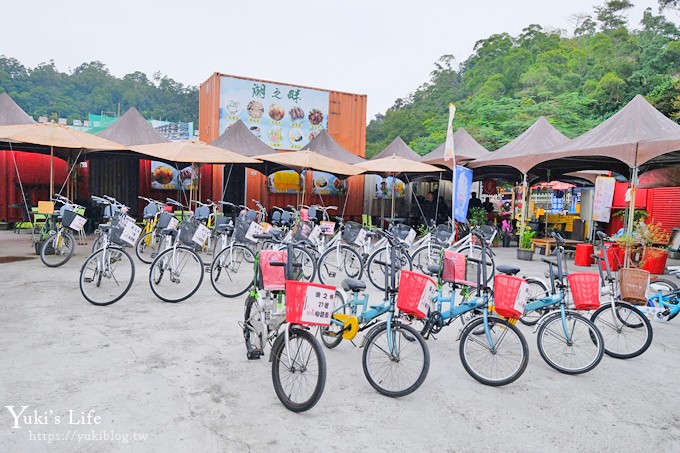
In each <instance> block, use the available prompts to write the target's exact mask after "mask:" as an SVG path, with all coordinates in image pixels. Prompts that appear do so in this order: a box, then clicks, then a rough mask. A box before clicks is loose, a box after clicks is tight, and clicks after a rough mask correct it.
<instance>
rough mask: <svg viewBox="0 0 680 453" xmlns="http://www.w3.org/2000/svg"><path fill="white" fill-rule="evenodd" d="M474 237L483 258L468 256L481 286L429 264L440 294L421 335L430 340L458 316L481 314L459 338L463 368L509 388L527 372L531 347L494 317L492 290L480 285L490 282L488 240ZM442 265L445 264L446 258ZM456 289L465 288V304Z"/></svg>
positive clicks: (511, 327) (506, 323)
mask: <svg viewBox="0 0 680 453" xmlns="http://www.w3.org/2000/svg"><path fill="white" fill-rule="evenodd" d="M471 234H472V235H474V236H476V237H477V238H478V239H479V242H480V244H481V246H480V247H481V249H482V250H481V254H480V258H482V259H479V260H478V259H476V258H471V257H469V256H468V257H466V258H467V261H471V262H472V263H474V264H475V266H474V267H475V268H476V269H477V283H472V282H469V281H466V280H464V279H462V278H461V279H460V280H459V279H456V278H455V275H452V278H451V277H449V276H448V275H447V276H444V273H443V272H442V270H443V267H444V266H440V265H439V264H429V265H428V267H427V269H428V271H429V273H431V274H436V275H438V284H437V295H436V296H435V297H434V299H433V306H432V307H431V309H430V313H429V314H428V316H427V318H426V319H425V326H424V327H423V329H422V331H421V333H422V335H423V336H424V337H425V338H429V337H430V336H433V334H437V333H439V332H440V331H441V330H442V328H444V327H445V326H448V325H450V324H451V322H453V320H455V319H456V318H458V317H461V316H463V315H465V314H474V315H477V316H473V317H472V318H471V319H470V320H468V322H466V323H465V325H464V326H463V329H462V330H461V332H460V334H459V337H458V339H459V340H460V348H459V354H460V360H461V362H462V364H463V367H464V368H465V371H467V372H468V374H470V376H472V377H473V378H474V379H476V380H477V381H479V382H481V383H482V384H485V385H490V386H501V385H507V384H510V383H511V382H514V381H516V380H517V379H518V378H519V377H520V376H521V375H522V374H523V373H524V370H525V369H526V367H527V364H528V362H529V348H528V346H527V342H526V339H525V338H524V335H523V334H522V332H520V331H519V329H518V328H517V327H515V326H514V325H513V324H512V323H511V322H510V321H508V320H507V319H504V318H500V317H498V316H493V315H492V313H490V310H489V306H490V305H491V303H492V302H493V297H492V290H491V288H490V287H488V286H487V285H482V284H480V282H487V281H489V279H488V277H487V267H488V263H487V262H486V260H485V259H484V257H486V256H488V255H487V253H486V250H485V249H486V240H485V239H484V237H483V236H482V234H481V233H480V232H478V231H474V230H473V231H472V232H471ZM463 259H465V258H463ZM440 262H441V263H444V259H442V260H440ZM444 264H445V265H446V263H444ZM462 266H463V269H465V268H466V267H467V262H465V261H463V263H462ZM463 272H465V271H463ZM446 273H447V274H448V272H446ZM452 274H455V272H453V273H452ZM461 274H462V272H461ZM444 277H447V278H444ZM461 277H463V275H461ZM443 283H448V284H449V285H451V292H450V295H449V296H448V297H447V296H444V294H443V287H444V285H443ZM473 287H474V288H476V296H475V297H474V298H471V299H470V298H469V297H470V296H472V294H473V293H472V290H471V288H473ZM456 288H461V291H462V292H463V301H462V302H461V303H460V304H458V305H456V304H455V289H456ZM445 304H448V309H445V308H444V306H445ZM478 315H481V316H478Z"/></svg>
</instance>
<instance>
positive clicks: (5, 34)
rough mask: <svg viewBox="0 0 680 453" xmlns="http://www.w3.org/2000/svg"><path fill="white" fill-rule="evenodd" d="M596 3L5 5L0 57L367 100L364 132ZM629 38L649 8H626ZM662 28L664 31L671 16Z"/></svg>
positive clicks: (117, 0)
mask: <svg viewBox="0 0 680 453" xmlns="http://www.w3.org/2000/svg"><path fill="white" fill-rule="evenodd" d="M603 3H604V1H603V0H601V1H600V0H597V1H596V0H569V1H566V0H477V1H459V0H446V1H439V0H436V1H428V0H420V1H418V0H389V1H384V0H361V1H360V0H344V1H334V2H330V1H324V0H317V1H310V0H297V1H292V2H288V1H274V0H259V1H252V0H242V1H239V2H236V1H233V0H222V1H220V0H214V1H209V0H187V1H178V0H164V1H160V0H135V1H132V0H108V1H106V0H103V1H101V0H100V1H94V2H85V3H81V2H60V1H54V0H48V1H45V0H33V1H18V0H12V1H6V2H3V4H2V15H3V17H4V19H5V20H3V21H2V25H0V55H5V56H7V57H14V58H16V59H18V60H19V61H20V62H21V63H23V64H24V65H26V66H28V67H30V68H34V67H35V66H36V65H38V64H39V63H41V62H48V61H49V60H54V62H55V64H56V66H57V68H58V69H59V70H60V71H64V72H67V71H69V70H70V69H73V68H75V67H77V66H78V65H80V64H81V63H83V62H89V61H93V60H99V61H101V62H102V63H104V64H105V65H106V66H107V68H108V69H109V71H110V72H111V73H112V74H113V75H115V76H116V77H122V76H123V75H125V74H128V73H131V72H134V71H142V72H144V73H146V74H147V75H148V76H149V78H151V76H152V75H153V73H154V72H156V71H160V72H161V73H163V74H165V75H167V76H169V77H171V78H173V79H174V80H176V81H177V82H181V83H183V84H185V85H199V84H200V83H202V82H204V81H205V80H206V79H208V77H210V75H211V74H212V73H214V72H221V73H225V74H231V75H237V76H245V77H252V78H258V79H264V80H272V81H276V82H281V83H288V84H299V85H306V86H311V87H316V88H325V89H329V90H336V91H345V92H350V93H358V94H366V95H368V112H367V121H370V119H372V118H373V117H374V116H375V114H377V113H384V112H385V110H386V109H387V108H389V107H390V106H391V105H392V104H393V103H394V101H395V100H396V99H397V98H404V97H407V96H408V95H409V93H411V92H413V91H415V90H416V89H417V88H418V87H419V86H420V85H421V84H423V83H424V82H426V81H428V80H429V74H430V72H431V71H432V70H433V69H434V62H435V61H437V60H438V59H439V57H440V56H442V55H444V54H452V55H454V57H455V58H456V61H457V62H459V63H460V62H463V61H465V59H466V58H467V57H469V56H470V54H471V53H472V49H473V47H474V44H475V42H477V41H478V40H480V39H485V38H487V37H489V36H490V35H491V34H494V33H503V32H507V33H509V34H510V35H512V36H517V35H518V34H519V33H520V32H521V30H522V29H523V28H525V27H526V26H528V25H529V24H533V23H535V24H540V25H541V26H543V27H553V28H562V29H565V30H567V32H568V33H569V35H571V33H572V31H573V28H574V27H573V25H572V22H573V21H572V19H571V16H572V15H574V14H575V13H592V12H593V5H600V4H603ZM633 3H634V4H635V5H636V6H635V8H634V9H633V10H632V11H631V12H630V14H629V23H630V24H631V25H632V26H633V27H634V28H638V27H639V22H640V19H641V18H642V13H643V11H644V9H645V8H647V7H652V8H653V10H654V12H655V13H656V12H657V8H658V3H657V1H656V0H633ZM666 16H667V17H669V18H672V19H673V20H674V21H675V22H676V23H677V22H678V16H677V14H676V13H675V12H667V13H666Z"/></svg>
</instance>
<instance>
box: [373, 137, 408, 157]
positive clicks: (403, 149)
mask: <svg viewBox="0 0 680 453" xmlns="http://www.w3.org/2000/svg"><path fill="white" fill-rule="evenodd" d="M389 156H399V157H403V158H405V159H411V160H417V161H420V155H419V154H418V153H416V152H415V151H413V150H412V149H411V148H409V146H408V145H407V144H406V143H405V142H404V140H402V139H401V137H397V138H395V139H394V140H392V143H390V144H389V145H387V147H386V148H385V149H383V150H382V151H380V152H379V153H378V154H376V155H375V156H373V157H372V158H371V160H374V159H382V158H384V157H389Z"/></svg>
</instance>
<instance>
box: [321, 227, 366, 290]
mask: <svg viewBox="0 0 680 453" xmlns="http://www.w3.org/2000/svg"><path fill="white" fill-rule="evenodd" d="M336 220H337V221H338V231H337V233H336V234H335V235H334V236H333V237H332V238H331V240H330V241H329V242H328V243H327V244H326V249H325V251H324V252H323V253H322V254H321V255H320V256H319V260H318V261H317V265H316V267H317V270H318V274H319V281H320V282H321V283H324V284H327V285H335V286H340V285H341V284H342V280H344V279H345V278H353V279H356V280H360V279H361V277H362V276H363V273H364V263H363V261H362V259H361V256H360V255H359V253H358V252H357V251H356V250H355V249H354V248H353V247H352V245H354V244H355V243H356V241H357V235H358V234H359V231H361V225H359V224H358V223H357V224H356V225H358V226H359V229H357V228H356V227H355V226H354V225H351V226H350V228H349V229H347V228H346V226H345V224H344V223H343V220H342V218H341V217H337V218H336ZM350 244H351V245H350Z"/></svg>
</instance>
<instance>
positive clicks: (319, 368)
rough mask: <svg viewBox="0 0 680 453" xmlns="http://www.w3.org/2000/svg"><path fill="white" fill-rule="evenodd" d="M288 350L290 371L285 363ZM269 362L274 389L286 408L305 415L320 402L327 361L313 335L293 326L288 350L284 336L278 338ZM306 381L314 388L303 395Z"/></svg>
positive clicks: (324, 383)
mask: <svg viewBox="0 0 680 453" xmlns="http://www.w3.org/2000/svg"><path fill="white" fill-rule="evenodd" d="M288 351H290V352H291V356H292V357H290V361H291V363H292V366H291V367H290V368H289V367H288V363H287V362H288V359H289V358H288V357H287V354H288ZM314 359H315V360H316V366H314V363H313V362H314ZM310 360H311V361H312V362H311V363H310ZM271 362H272V382H273V383H274V390H275V392H276V396H277V397H278V398H279V400H280V401H281V403H282V404H283V405H284V406H285V408H286V409H288V410H290V411H292V412H304V411H308V410H309V409H311V408H313V407H314V406H315V405H316V403H318V402H319V399H320V398H321V395H322V394H323V390H324V387H325V386H326V358H325V356H324V353H323V349H321V345H319V342H318V341H316V338H314V335H312V334H311V333H309V332H308V331H307V330H303V329H300V328H296V327H293V328H291V329H290V331H289V335H288V347H286V341H285V335H279V337H278V338H277V339H276V341H275V342H274V345H273V346H272V352H271ZM310 365H311V366H310ZM283 372H288V373H289V376H287V377H284V376H283V375H282V374H283ZM314 381H315V382H314ZM305 382H311V383H312V385H313V389H312V390H310V391H309V392H304V393H303V384H304V383H305ZM288 384H290V385H288ZM288 387H290V388H288Z"/></svg>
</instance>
